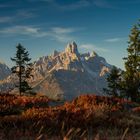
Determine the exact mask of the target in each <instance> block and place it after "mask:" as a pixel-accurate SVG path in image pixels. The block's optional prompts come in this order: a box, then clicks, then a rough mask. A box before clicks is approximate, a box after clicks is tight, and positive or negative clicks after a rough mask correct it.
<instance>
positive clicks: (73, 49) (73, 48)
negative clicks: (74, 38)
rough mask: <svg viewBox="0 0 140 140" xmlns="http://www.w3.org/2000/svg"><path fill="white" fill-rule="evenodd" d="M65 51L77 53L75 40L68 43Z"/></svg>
mask: <svg viewBox="0 0 140 140" xmlns="http://www.w3.org/2000/svg"><path fill="white" fill-rule="evenodd" d="M65 52H67V53H75V54H79V52H78V49H77V44H76V43H75V42H72V43H68V45H67V47H66V49H65Z"/></svg>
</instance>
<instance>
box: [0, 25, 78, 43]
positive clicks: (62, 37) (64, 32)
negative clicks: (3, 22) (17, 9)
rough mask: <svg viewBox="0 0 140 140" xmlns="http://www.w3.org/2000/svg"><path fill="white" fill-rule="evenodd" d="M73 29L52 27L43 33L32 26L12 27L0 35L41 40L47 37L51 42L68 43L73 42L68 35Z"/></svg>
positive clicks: (0, 32) (0, 31)
mask: <svg viewBox="0 0 140 140" xmlns="http://www.w3.org/2000/svg"><path fill="white" fill-rule="evenodd" d="M75 31H76V30H74V29H73V28H62V27H52V28H50V29H48V30H47V31H45V30H44V29H41V28H39V27H32V26H13V27H8V28H4V29H2V30H0V35H1V36H2V35H4V36H17V35H19V36H24V37H33V38H41V37H48V38H50V39H52V40H56V41H59V42H68V41H71V40H73V37H72V35H71V34H70V33H73V32H75Z"/></svg>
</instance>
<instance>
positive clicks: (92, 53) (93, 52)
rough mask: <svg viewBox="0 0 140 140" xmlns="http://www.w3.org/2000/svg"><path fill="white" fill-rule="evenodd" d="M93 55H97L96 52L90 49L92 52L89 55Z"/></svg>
mask: <svg viewBox="0 0 140 140" xmlns="http://www.w3.org/2000/svg"><path fill="white" fill-rule="evenodd" d="M95 56H98V54H97V53H96V52H95V51H92V52H91V53H90V57H95Z"/></svg>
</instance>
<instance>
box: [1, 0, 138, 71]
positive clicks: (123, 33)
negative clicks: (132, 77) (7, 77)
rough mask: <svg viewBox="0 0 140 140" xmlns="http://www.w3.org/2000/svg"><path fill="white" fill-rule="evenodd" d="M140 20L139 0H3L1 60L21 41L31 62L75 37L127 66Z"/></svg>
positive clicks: (86, 49) (81, 46)
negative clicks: (130, 39)
mask: <svg viewBox="0 0 140 140" xmlns="http://www.w3.org/2000/svg"><path fill="white" fill-rule="evenodd" d="M139 18H140V0H0V60H1V61H4V62H5V63H6V64H8V65H9V66H11V61H10V57H13V56H14V54H15V51H16V49H15V46H16V45H17V44H18V43H21V44H22V45H23V46H24V47H26V48H27V50H28V51H29V53H30V56H31V57H32V60H35V59H37V58H38V57H41V56H43V55H48V54H51V53H52V52H53V50H58V51H62V50H64V48H65V46H66V45H67V43H68V42H71V41H75V42H76V43H77V45H78V49H79V52H81V53H82V52H91V51H92V50H94V51H96V52H97V53H98V54H99V55H101V56H103V57H104V58H105V59H106V60H107V62H109V63H110V64H113V65H116V66H118V67H120V68H123V60H122V58H123V57H124V56H126V55H127V53H126V48H127V46H128V44H127V41H128V35H129V34H130V30H131V28H132V26H133V25H134V24H135V23H137V22H138V19H139Z"/></svg>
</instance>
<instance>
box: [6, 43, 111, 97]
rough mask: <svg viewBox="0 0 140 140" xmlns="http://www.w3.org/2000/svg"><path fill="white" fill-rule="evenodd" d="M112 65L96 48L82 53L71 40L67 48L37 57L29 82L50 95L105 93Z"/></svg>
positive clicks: (66, 95)
mask: <svg viewBox="0 0 140 140" xmlns="http://www.w3.org/2000/svg"><path fill="white" fill-rule="evenodd" d="M111 67H112V66H111V65H110V64H108V63H107V62H106V60H105V59H104V58H103V57H100V56H98V54H97V53H96V52H94V51H93V52H91V53H84V54H80V53H79V51H78V47H77V44H76V43H75V42H72V43H69V44H67V46H66V48H65V50H64V51H62V52H58V51H56V50H55V51H54V53H53V54H52V55H49V56H43V57H40V58H39V59H38V60H37V61H35V62H34V65H33V69H34V70H33V75H34V77H33V78H32V79H31V80H30V84H31V85H32V87H33V91H34V92H37V93H41V94H45V95H47V96H49V97H50V98H66V99H72V98H73V97H75V96H77V95H79V94H85V93H86V94H87V93H89V94H91V93H94V94H98V95H102V94H103V92H102V88H104V87H106V80H105V78H106V75H107V73H108V72H109V71H110V69H111ZM10 79H13V78H10ZM14 81H15V80H14ZM6 83H8V81H7V82H6Z"/></svg>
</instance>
